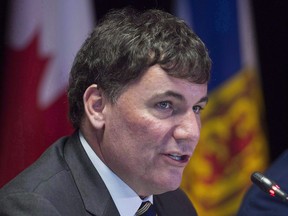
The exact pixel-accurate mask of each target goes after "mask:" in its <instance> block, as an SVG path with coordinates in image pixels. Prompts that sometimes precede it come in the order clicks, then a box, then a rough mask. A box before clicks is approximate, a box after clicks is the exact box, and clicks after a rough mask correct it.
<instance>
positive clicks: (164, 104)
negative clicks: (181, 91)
mask: <svg viewBox="0 0 288 216" xmlns="http://www.w3.org/2000/svg"><path fill="white" fill-rule="evenodd" d="M156 107H157V108H159V109H163V110H167V109H172V103H171V102H169V101H161V102H159V103H157V105H156Z"/></svg>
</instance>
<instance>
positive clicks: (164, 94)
mask: <svg viewBox="0 0 288 216" xmlns="http://www.w3.org/2000/svg"><path fill="white" fill-rule="evenodd" d="M161 96H170V97H175V98H177V99H178V100H180V101H185V98H184V97H183V95H181V94H179V93H177V92H174V91H166V92H164V93H162V94H158V95H157V96H156V97H161ZM202 102H205V103H208V96H207V95H206V96H204V97H202V98H201V99H200V100H199V101H198V103H202Z"/></svg>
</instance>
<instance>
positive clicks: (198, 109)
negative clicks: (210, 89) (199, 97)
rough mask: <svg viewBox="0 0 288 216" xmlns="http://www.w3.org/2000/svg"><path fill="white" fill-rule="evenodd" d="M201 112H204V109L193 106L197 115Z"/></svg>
mask: <svg viewBox="0 0 288 216" xmlns="http://www.w3.org/2000/svg"><path fill="white" fill-rule="evenodd" d="M201 110H203V107H201V106H199V105H197V106H193V111H194V113H196V114H200V112H201Z"/></svg>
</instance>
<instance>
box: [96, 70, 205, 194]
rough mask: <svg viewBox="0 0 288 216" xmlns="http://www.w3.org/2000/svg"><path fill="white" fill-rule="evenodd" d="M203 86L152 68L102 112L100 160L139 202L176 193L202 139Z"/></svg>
mask: <svg viewBox="0 0 288 216" xmlns="http://www.w3.org/2000/svg"><path fill="white" fill-rule="evenodd" d="M206 95H207V84H195V83H191V82H188V81H187V80H183V79H178V78H174V77H171V76H169V75H167V73H166V72H165V71H164V70H162V69H161V68H160V67H159V66H157V65H156V66H153V67H151V68H150V69H149V70H148V71H147V72H146V73H145V74H144V75H143V76H142V77H141V79H140V80H138V81H137V82H135V83H133V84H131V85H129V87H128V88H127V89H126V90H125V91H124V92H123V93H122V94H121V96H120V97H119V99H118V100H117V103H116V104H113V105H112V104H110V103H108V104H106V105H105V108H104V110H103V114H104V116H105V126H104V127H105V128H104V134H103V142H102V143H101V144H100V152H99V154H100V155H99V156H100V158H101V159H102V160H103V161H104V162H105V163H106V165H107V166H108V167H110V169H112V170H113V172H115V173H116V174H117V175H118V176H119V177H120V178H121V179H122V180H123V181H125V182H126V183H127V184H128V185H129V186H130V187H131V188H132V189H133V190H135V191H136V193H137V194H138V195H140V196H147V195H151V194H159V193H163V192H167V191H171V190H175V189H177V188H178V187H179V185H180V183H181V178H182V173H183V169H184V167H185V166H186V165H187V163H188V162H189V159H190V157H191V156H192V154H193V151H194V149H195V147H196V145H197V142H198V140H199V135H200V128H201V122H200V110H201V109H202V108H204V107H205V105H206V103H207V97H206Z"/></svg>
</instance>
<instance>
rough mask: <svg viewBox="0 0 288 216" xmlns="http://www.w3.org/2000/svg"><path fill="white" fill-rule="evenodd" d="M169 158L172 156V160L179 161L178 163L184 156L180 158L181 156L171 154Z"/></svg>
mask: <svg viewBox="0 0 288 216" xmlns="http://www.w3.org/2000/svg"><path fill="white" fill-rule="evenodd" d="M169 156H170V157H171V158H173V159H174V160H177V161H180V160H182V156H179V155H175V154H170V155H169Z"/></svg>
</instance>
